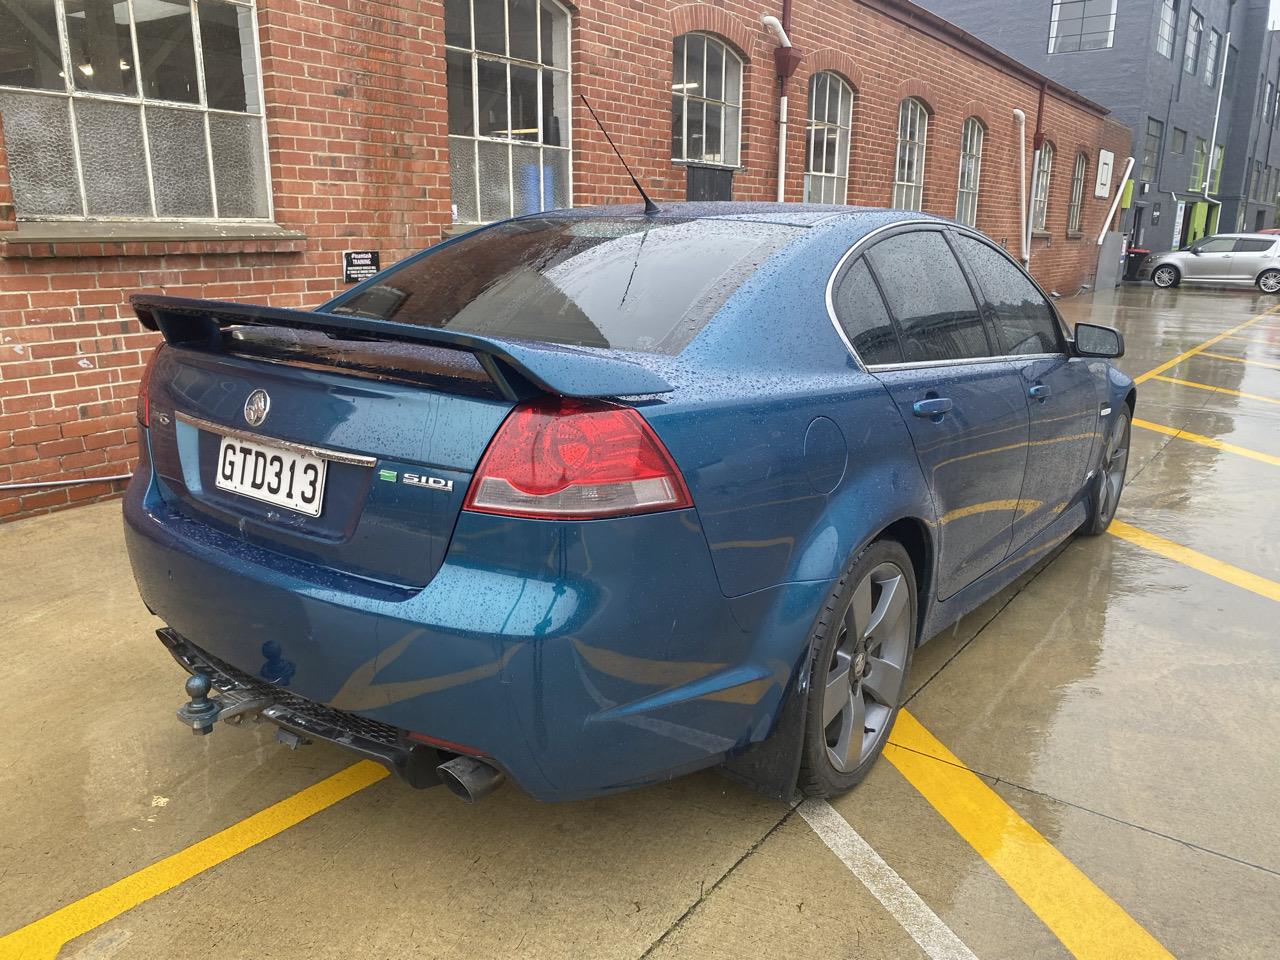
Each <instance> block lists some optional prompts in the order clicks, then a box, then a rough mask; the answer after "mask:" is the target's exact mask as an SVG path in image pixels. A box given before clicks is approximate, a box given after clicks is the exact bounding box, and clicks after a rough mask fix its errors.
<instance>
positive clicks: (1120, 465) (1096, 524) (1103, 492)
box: [1080, 405, 1132, 537]
mask: <svg viewBox="0 0 1280 960" xmlns="http://www.w3.org/2000/svg"><path fill="white" fill-rule="evenodd" d="M1131 431H1132V427H1131V425H1130V420H1129V407H1128V406H1127V405H1122V406H1121V408H1120V412H1119V413H1118V414H1116V418H1115V420H1114V422H1113V423H1112V424H1111V429H1110V430H1109V431H1108V433H1107V442H1106V446H1105V447H1103V449H1102V460H1101V461H1100V462H1099V465H1098V472H1097V474H1096V475H1095V476H1094V478H1093V482H1092V483H1091V484H1090V485H1089V496H1088V505H1089V519H1088V520H1086V521H1085V523H1084V526H1083V527H1081V528H1080V532H1081V533H1083V534H1084V535H1085V536H1088V537H1096V536H1100V535H1101V534H1103V533H1106V531H1107V527H1109V526H1111V521H1112V519H1113V518H1114V517H1115V515H1116V507H1117V506H1119V505H1120V494H1121V493H1123V492H1124V477H1125V471H1126V470H1127V469H1128V467H1129V436H1130V433H1131Z"/></svg>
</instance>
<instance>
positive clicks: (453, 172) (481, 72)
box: [444, 0, 572, 223]
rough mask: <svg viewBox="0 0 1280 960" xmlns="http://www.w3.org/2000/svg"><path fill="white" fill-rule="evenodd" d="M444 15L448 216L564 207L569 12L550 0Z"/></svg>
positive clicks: (459, 7)
mask: <svg viewBox="0 0 1280 960" xmlns="http://www.w3.org/2000/svg"><path fill="white" fill-rule="evenodd" d="M444 14H445V16H444V42H445V70H446V75H447V85H448V97H449V187H450V190H451V191H452V196H453V220H454V222H455V223H487V222H489V221H491V220H501V219H504V218H506V217H510V216H519V215H520V214H526V213H537V212H539V211H540V210H549V209H551V208H553V207H567V206H569V205H570V204H571V203H572V196H571V191H570V183H569V176H570V173H569V150H570V130H569V15H568V14H567V13H566V12H565V10H564V8H562V7H561V6H560V5H559V4H557V3H555V2H554V0H507V3H506V5H505V6H504V5H503V3H502V2H501V0H446V3H445V7H444Z"/></svg>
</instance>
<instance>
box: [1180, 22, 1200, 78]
mask: <svg viewBox="0 0 1280 960" xmlns="http://www.w3.org/2000/svg"><path fill="white" fill-rule="evenodd" d="M1203 35H1204V17H1202V16H1200V14H1198V13H1196V12H1195V11H1194V10H1192V11H1191V19H1190V20H1188V21H1187V47H1186V56H1185V57H1184V59H1183V61H1182V68H1183V69H1184V70H1186V72H1187V73H1188V74H1190V75H1191V76H1193V77H1194V76H1195V75H1196V71H1197V70H1199V69H1200V38H1201V37H1202V36H1203Z"/></svg>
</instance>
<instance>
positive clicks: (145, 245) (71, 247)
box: [0, 220, 306, 258]
mask: <svg viewBox="0 0 1280 960" xmlns="http://www.w3.org/2000/svg"><path fill="white" fill-rule="evenodd" d="M305 246H306V235H305V234H303V233H301V232H299V231H297V230H286V229H285V228H284V227H281V226H279V225H277V224H274V223H267V222H261V223H217V222H206V223H178V222H168V223H165V222H147V221H135V220H56V221H55V220H20V221H18V228H17V229H16V230H12V231H8V232H6V233H3V234H0V257H31V258H48V257H135V256H136V257H141V256H159V255H163V254H178V253H214V254H217V253H302V252H303V250H304V249H305Z"/></svg>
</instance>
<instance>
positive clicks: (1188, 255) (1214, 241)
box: [1138, 233, 1280, 293]
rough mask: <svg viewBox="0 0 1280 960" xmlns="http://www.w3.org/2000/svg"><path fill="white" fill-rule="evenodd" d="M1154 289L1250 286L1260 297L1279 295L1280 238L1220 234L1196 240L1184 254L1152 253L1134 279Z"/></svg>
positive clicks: (1181, 252)
mask: <svg viewBox="0 0 1280 960" xmlns="http://www.w3.org/2000/svg"><path fill="white" fill-rule="evenodd" d="M1148 278H1150V280H1151V282H1152V283H1154V284H1155V285H1156V286H1157V287H1164V288H1168V287H1176V286H1177V285H1178V284H1180V283H1184V282H1185V283H1213V284H1251V285H1256V286H1257V287H1258V289H1259V290H1261V291H1262V292H1263V293H1280V236H1277V235H1275V234H1271V235H1268V234H1264V233H1220V234H1218V235H1216V236H1212V237H1205V238H1203V239H1202V240H1197V241H1196V242H1195V243H1194V244H1192V245H1191V246H1190V247H1188V248H1187V249H1186V250H1174V251H1171V252H1170V253H1153V254H1151V255H1150V256H1149V257H1147V259H1146V261H1145V262H1144V263H1143V264H1142V269H1141V270H1140V271H1139V273H1138V279H1140V280H1145V279H1148Z"/></svg>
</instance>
